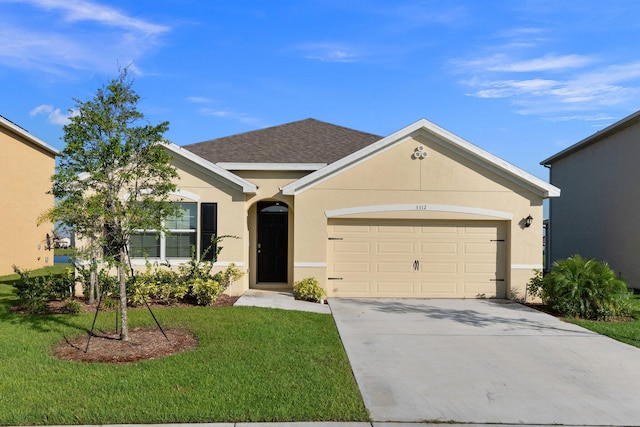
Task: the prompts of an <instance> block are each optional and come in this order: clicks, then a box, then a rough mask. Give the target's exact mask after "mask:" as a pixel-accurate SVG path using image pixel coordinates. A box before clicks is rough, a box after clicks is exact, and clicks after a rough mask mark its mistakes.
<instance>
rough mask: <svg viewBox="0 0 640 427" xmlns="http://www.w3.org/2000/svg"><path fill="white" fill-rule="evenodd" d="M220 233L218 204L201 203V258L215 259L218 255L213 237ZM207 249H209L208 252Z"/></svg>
mask: <svg viewBox="0 0 640 427" xmlns="http://www.w3.org/2000/svg"><path fill="white" fill-rule="evenodd" d="M217 234H218V204H217V203H201V204H200V259H202V260H207V261H213V259H214V256H215V255H216V246H215V245H214V246H212V247H211V248H210V249H209V246H210V245H211V239H212V238H214V237H215V236H216V235H217ZM207 249H209V251H208V252H206V254H205V251H207Z"/></svg>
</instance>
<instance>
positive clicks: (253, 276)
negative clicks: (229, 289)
mask: <svg viewBox="0 0 640 427" xmlns="http://www.w3.org/2000/svg"><path fill="white" fill-rule="evenodd" d="M272 206H273V207H275V206H281V207H283V208H286V211H287V212H286V214H285V213H281V214H279V215H286V224H284V227H285V229H284V230H283V231H285V230H286V241H287V242H286V253H283V255H285V257H284V260H283V265H282V266H281V268H282V270H281V272H282V275H281V277H280V279H282V280H281V281H280V280H278V281H260V279H263V277H261V274H260V265H259V263H260V259H259V258H260V256H259V255H258V250H260V249H261V248H259V247H258V245H259V243H260V242H259V239H260V235H261V230H259V227H260V216H261V214H269V213H268V212H266V213H261V212H260V211H261V210H263V209H265V208H268V207H272ZM276 214H278V213H277V212H276ZM292 215H293V212H292V209H291V205H290V204H289V203H286V202H283V201H282V200H277V199H266V200H260V201H257V202H255V203H254V204H253V205H252V207H251V209H250V210H249V216H248V219H249V224H248V225H249V232H250V236H251V237H250V242H249V249H250V250H249V265H250V269H249V272H250V274H249V287H250V288H253V289H276V288H278V289H279V290H280V288H283V289H284V288H286V289H290V288H291V278H292V265H293V263H292V261H291V260H292V257H293V251H292V247H293V238H292V235H293V221H292Z"/></svg>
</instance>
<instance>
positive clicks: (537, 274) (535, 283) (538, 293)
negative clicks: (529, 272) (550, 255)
mask: <svg viewBox="0 0 640 427" xmlns="http://www.w3.org/2000/svg"><path fill="white" fill-rule="evenodd" d="M543 278H544V276H543V275H542V270H534V275H533V277H532V278H531V279H529V283H527V294H528V295H529V296H530V297H531V298H534V299H535V298H542V284H543V283H542V282H543Z"/></svg>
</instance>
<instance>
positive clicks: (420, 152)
mask: <svg viewBox="0 0 640 427" xmlns="http://www.w3.org/2000/svg"><path fill="white" fill-rule="evenodd" d="M427 155H428V154H427V152H426V150H425V149H424V146H422V145H418V146H417V147H416V149H415V150H414V151H413V156H412V157H413V159H420V160H422V159H425V158H426V157H427Z"/></svg>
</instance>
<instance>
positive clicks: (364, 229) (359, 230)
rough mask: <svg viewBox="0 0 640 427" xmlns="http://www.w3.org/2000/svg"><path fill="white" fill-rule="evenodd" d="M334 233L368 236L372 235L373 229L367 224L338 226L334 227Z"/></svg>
mask: <svg viewBox="0 0 640 427" xmlns="http://www.w3.org/2000/svg"><path fill="white" fill-rule="evenodd" d="M332 228H333V232H334V233H336V234H351V233H353V234H360V235H368V234H370V233H371V227H370V226H368V225H366V224H362V223H360V224H354V225H348V224H336V225H334V226H333V227H332Z"/></svg>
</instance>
